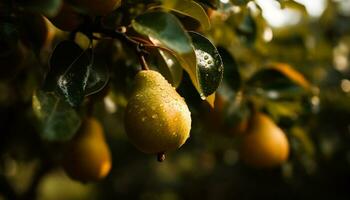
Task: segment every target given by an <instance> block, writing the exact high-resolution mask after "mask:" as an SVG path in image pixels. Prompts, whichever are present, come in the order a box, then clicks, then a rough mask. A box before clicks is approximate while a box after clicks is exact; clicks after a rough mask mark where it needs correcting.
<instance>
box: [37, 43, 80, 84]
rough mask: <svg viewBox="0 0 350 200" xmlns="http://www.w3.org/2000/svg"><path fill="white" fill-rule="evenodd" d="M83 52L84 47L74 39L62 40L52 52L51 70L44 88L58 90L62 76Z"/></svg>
mask: <svg viewBox="0 0 350 200" xmlns="http://www.w3.org/2000/svg"><path fill="white" fill-rule="evenodd" d="M83 52H84V51H83V49H82V48H80V46H79V45H77V44H76V43H75V42H74V41H71V40H66V41H63V42H60V43H59V44H58V45H57V46H56V47H55V49H54V51H53V52H52V54H51V57H50V60H49V66H50V71H49V72H48V74H47V76H46V79H45V83H44V90H45V91H54V90H56V89H57V82H58V79H59V78H60V76H61V75H62V74H63V73H64V72H65V71H66V70H67V68H68V67H69V66H70V65H71V64H72V63H73V62H74V61H75V60H76V59H77V58H78V57H79V56H80V55H81V54H82V53H83Z"/></svg>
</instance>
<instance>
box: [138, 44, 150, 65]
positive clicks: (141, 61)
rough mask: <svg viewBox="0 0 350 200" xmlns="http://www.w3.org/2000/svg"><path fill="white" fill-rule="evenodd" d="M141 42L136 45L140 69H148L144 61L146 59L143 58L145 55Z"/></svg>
mask: <svg viewBox="0 0 350 200" xmlns="http://www.w3.org/2000/svg"><path fill="white" fill-rule="evenodd" d="M143 48H144V47H143V44H139V45H138V46H137V49H136V50H137V54H138V57H139V62H140V64H141V68H142V70H149V67H148V64H147V62H146V59H145V56H144V53H143V51H144V50H143Z"/></svg>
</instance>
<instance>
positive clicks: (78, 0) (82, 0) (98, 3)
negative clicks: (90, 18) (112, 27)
mask: <svg viewBox="0 0 350 200" xmlns="http://www.w3.org/2000/svg"><path fill="white" fill-rule="evenodd" d="M68 2H69V3H72V5H74V6H77V7H79V8H81V9H82V10H83V11H85V12H87V13H88V14H91V15H107V14H108V13H110V12H112V11H113V10H115V9H117V8H118V7H119V6H120V5H121V2H122V0H68Z"/></svg>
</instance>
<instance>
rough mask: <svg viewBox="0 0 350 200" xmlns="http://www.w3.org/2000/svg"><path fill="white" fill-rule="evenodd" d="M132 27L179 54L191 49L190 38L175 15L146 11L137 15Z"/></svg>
mask: <svg viewBox="0 0 350 200" xmlns="http://www.w3.org/2000/svg"><path fill="white" fill-rule="evenodd" d="M131 24H132V27H133V28H134V29H135V30H136V31H137V32H139V33H140V34H143V35H146V36H149V37H152V38H154V39H156V40H158V41H159V42H160V43H162V44H163V45H164V46H166V47H168V48H169V49H172V50H174V51H175V52H177V53H179V54H187V53H191V52H192V51H193V49H192V46H191V39H190V37H189V36H188V34H187V33H186V32H185V31H184V29H183V27H182V25H181V23H180V22H179V21H178V20H177V19H176V17H175V16H174V15H172V14H170V13H166V12H159V11H157V12H148V13H145V14H143V15H139V16H137V17H136V18H135V19H134V20H133V21H132V22H131Z"/></svg>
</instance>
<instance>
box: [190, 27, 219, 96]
mask: <svg viewBox="0 0 350 200" xmlns="http://www.w3.org/2000/svg"><path fill="white" fill-rule="evenodd" d="M189 33H190V35H191V37H192V42H193V45H194V48H195V52H196V58H197V77H198V81H199V87H200V90H201V92H202V95H203V96H202V97H203V98H205V97H207V96H209V95H211V94H213V93H214V92H215V91H216V89H217V88H218V87H219V85H220V83H221V80H222V77H223V74H224V67H223V63H222V60H221V57H220V54H219V52H218V50H217V49H216V47H215V46H214V45H213V44H212V43H211V42H210V41H209V40H208V39H207V38H205V37H204V36H202V35H200V34H199V33H196V32H189Z"/></svg>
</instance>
